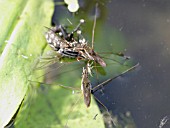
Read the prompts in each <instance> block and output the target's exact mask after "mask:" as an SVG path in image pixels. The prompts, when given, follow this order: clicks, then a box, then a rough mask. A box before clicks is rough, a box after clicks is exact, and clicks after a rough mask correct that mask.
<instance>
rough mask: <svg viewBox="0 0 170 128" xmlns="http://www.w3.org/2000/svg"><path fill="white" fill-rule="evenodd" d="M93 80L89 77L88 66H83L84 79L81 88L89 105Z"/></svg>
mask: <svg viewBox="0 0 170 128" xmlns="http://www.w3.org/2000/svg"><path fill="white" fill-rule="evenodd" d="M91 88H92V87H91V82H90V80H89V79H88V70H87V67H86V68H84V67H83V72H82V80H81V90H82V93H83V96H84V103H85V104H86V106H87V107H89V106H90V102H91Z"/></svg>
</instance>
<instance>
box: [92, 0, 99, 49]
mask: <svg viewBox="0 0 170 128" xmlns="http://www.w3.org/2000/svg"><path fill="white" fill-rule="evenodd" d="M97 7H98V3H96V8H95V16H94V23H93V29H92V41H91V42H92V46H91V47H92V49H94V32H95V27H96V19H97V16H96V15H97Z"/></svg>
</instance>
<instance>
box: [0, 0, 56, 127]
mask: <svg viewBox="0 0 170 128" xmlns="http://www.w3.org/2000/svg"><path fill="white" fill-rule="evenodd" d="M0 6H1V7H0V8H3V11H1V13H2V14H1V18H0V19H3V20H1V24H0V27H1V28H2V29H3V32H4V33H3V35H2V36H1V37H0V44H2V45H3V44H4V43H5V42H4V41H5V40H6V42H7V44H6V45H5V47H4V49H3V52H2V55H1V58H0V127H4V126H5V125H7V124H8V122H9V121H10V119H11V118H12V117H13V115H14V114H15V112H16V110H17V109H18V107H19V105H20V104H21V101H22V100H23V98H24V97H25V95H26V92H27V89H28V85H29V84H28V78H29V77H30V74H31V72H32V69H31V66H32V64H33V63H34V61H35V58H37V56H38V55H39V54H40V53H41V52H42V50H43V48H44V46H45V44H44V43H42V42H44V38H43V29H44V28H43V26H45V25H46V26H49V23H50V17H51V15H52V9H53V5H52V2H50V1H48V0H43V1H42V0H37V1H34V0H29V1H24V2H23V1H19V0H18V1H17V0H15V2H14V1H13V2H11V1H10V0H9V1H1V4H0ZM46 7H48V9H47V8H46ZM4 13H5V14H4ZM7 16H8V17H7ZM5 18H6V19H5ZM6 24H7V25H6ZM1 49H2V47H1Z"/></svg>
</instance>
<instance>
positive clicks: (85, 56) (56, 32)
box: [45, 20, 106, 67]
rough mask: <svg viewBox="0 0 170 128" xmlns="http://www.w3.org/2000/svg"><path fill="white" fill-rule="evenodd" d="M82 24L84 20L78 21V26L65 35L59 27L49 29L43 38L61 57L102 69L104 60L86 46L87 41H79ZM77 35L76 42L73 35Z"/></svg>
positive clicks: (63, 30)
mask: <svg viewBox="0 0 170 128" xmlns="http://www.w3.org/2000/svg"><path fill="white" fill-rule="evenodd" d="M82 23H84V20H80V23H79V25H78V26H77V27H76V28H75V29H74V30H73V32H71V33H67V31H66V29H64V27H62V26H61V25H59V26H56V27H53V28H51V29H50V28H49V31H48V32H46V33H45V38H46V40H47V42H48V44H49V45H50V47H51V48H52V49H53V50H54V51H57V53H58V54H59V55H61V57H69V58H75V59H77V60H90V61H95V62H97V63H99V64H100V65H101V66H102V67H105V66H106V63H105V62H104V60H103V59H102V58H101V57H100V56H99V55H98V54H97V53H96V52H95V51H94V50H93V48H91V47H90V46H88V43H87V41H86V40H85V39H84V38H82V39H80V36H81V35H80V34H81V31H80V30H79V27H80V25H81V24H82ZM75 32H77V33H78V40H77V39H75V38H74V33H75Z"/></svg>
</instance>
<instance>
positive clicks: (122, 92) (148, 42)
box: [99, 0, 170, 128]
mask: <svg viewBox="0 0 170 128" xmlns="http://www.w3.org/2000/svg"><path fill="white" fill-rule="evenodd" d="M108 7H109V10H108V16H107V17H108V21H107V22H108V23H109V24H111V26H113V27H114V28H117V29H118V30H120V31H121V32H122V33H123V35H124V36H125V39H126V43H127V44H126V49H127V52H126V53H127V54H129V55H130V56H131V57H132V58H133V59H134V60H135V61H137V62H139V63H140V68H139V69H138V70H136V71H133V72H131V73H128V74H127V75H126V76H124V77H123V78H121V79H117V80H114V81H113V82H112V83H111V84H112V86H106V87H105V90H104V92H105V94H104V97H105V98H104V99H102V98H101V101H102V102H103V103H104V104H106V106H107V107H108V108H109V109H111V110H112V111H113V113H115V114H116V113H124V112H126V111H130V112H131V114H132V117H133V119H134V122H135V124H136V126H137V127H138V128H156V127H157V128H158V127H159V123H160V120H161V119H162V118H163V117H165V116H167V115H170V79H169V78H170V72H169V70H170V59H169V57H170V51H169V49H170V35H169V34H170V1H169V2H168V1H166V0H163V1H158V0H150V1H146V0H138V1H137V0H132V1H130V0H112V1H111V2H110V3H109V4H108ZM99 97H100V96H99ZM169 127H170V123H167V124H166V125H164V127H163V128H169Z"/></svg>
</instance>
